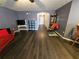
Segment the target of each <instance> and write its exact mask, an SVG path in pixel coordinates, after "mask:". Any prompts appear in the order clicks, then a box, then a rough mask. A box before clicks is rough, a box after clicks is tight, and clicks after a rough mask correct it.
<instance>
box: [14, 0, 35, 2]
mask: <svg viewBox="0 0 79 59" xmlns="http://www.w3.org/2000/svg"><path fill="white" fill-rule="evenodd" d="M14 1H18V0H14ZM29 1H30V2H31V3H34V0H29Z"/></svg>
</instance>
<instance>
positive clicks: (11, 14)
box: [0, 7, 17, 29]
mask: <svg viewBox="0 0 79 59" xmlns="http://www.w3.org/2000/svg"><path fill="white" fill-rule="evenodd" d="M16 19H17V15H16V14H15V11H13V10H10V9H8V8H5V7H0V29H2V28H15V29H16V28H17V24H16Z"/></svg>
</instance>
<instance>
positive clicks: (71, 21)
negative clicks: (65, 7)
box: [64, 0, 79, 38]
mask: <svg viewBox="0 0 79 59" xmlns="http://www.w3.org/2000/svg"><path fill="white" fill-rule="evenodd" d="M77 24H79V0H73V1H72V6H71V10H70V14H69V17H68V22H67V26H66V30H65V35H64V36H65V37H68V38H70V37H69V33H70V32H71V30H72V29H73V28H76V25H77Z"/></svg>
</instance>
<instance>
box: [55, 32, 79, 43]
mask: <svg viewBox="0 0 79 59" xmlns="http://www.w3.org/2000/svg"><path fill="white" fill-rule="evenodd" d="M55 33H56V34H57V35H59V36H60V37H61V38H62V39H64V40H67V41H71V42H75V43H77V44H79V42H78V41H74V40H72V39H69V38H65V37H63V36H62V35H61V34H60V33H58V32H57V31H55Z"/></svg>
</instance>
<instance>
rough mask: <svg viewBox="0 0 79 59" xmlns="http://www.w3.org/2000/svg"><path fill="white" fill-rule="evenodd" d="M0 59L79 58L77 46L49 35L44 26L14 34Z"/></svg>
mask: <svg viewBox="0 0 79 59" xmlns="http://www.w3.org/2000/svg"><path fill="white" fill-rule="evenodd" d="M0 59H79V48H77V47H75V46H71V45H70V44H69V42H66V41H65V40H63V39H61V38H59V37H49V36H48V32H47V30H46V28H45V27H44V26H40V28H39V30H38V31H28V32H27V31H21V32H20V33H18V34H16V36H15V40H14V41H13V43H12V44H11V45H10V48H8V50H7V51H6V53H4V54H3V55H1V58H0Z"/></svg>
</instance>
